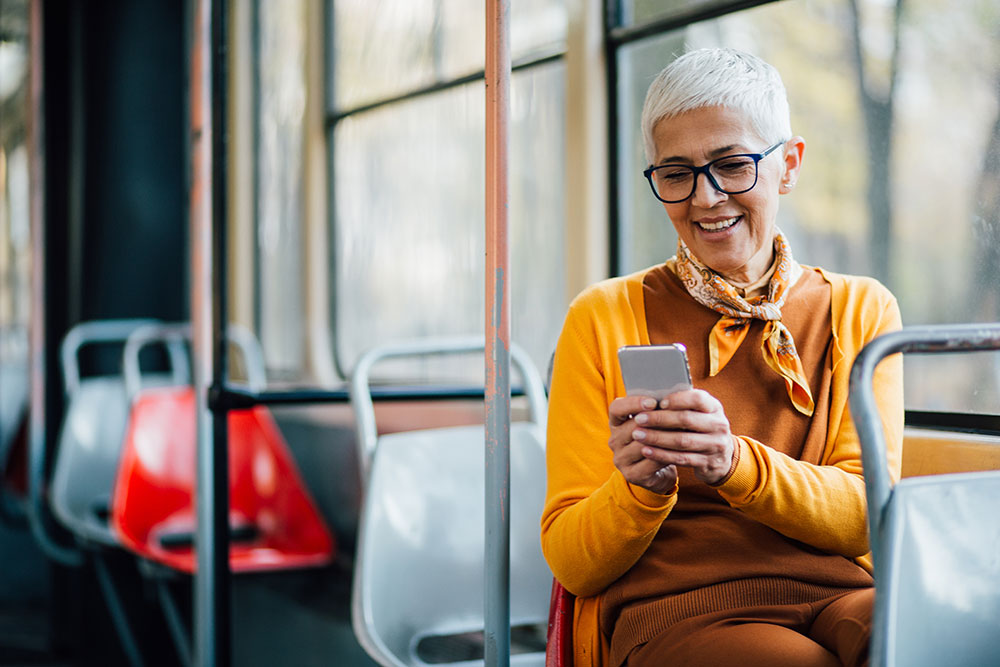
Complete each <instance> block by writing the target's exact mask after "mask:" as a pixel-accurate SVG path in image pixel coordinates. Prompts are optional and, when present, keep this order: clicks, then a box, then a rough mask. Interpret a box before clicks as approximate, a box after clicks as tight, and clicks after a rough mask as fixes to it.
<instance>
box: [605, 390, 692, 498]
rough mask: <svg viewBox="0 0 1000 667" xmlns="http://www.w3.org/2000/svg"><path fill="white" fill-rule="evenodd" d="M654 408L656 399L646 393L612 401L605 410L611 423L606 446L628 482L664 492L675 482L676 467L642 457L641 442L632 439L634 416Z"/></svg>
mask: <svg viewBox="0 0 1000 667" xmlns="http://www.w3.org/2000/svg"><path fill="white" fill-rule="evenodd" d="M656 408H657V405H656V399H654V398H650V397H648V396H645V397H644V396H625V397H623V398H616V399H615V400H614V401H612V402H611V406H610V407H609V409H608V414H609V417H610V425H611V437H610V438H608V446H609V447H610V448H611V451H612V452H613V454H614V463H615V467H616V468H618V470H620V471H621V473H622V475H623V476H624V477H625V479H626V480H627V481H628V482H629V484H635V485H636V486H641V487H642V488H644V489H648V490H649V491H652V492H653V493H661V494H664V495H665V494H668V493H670V492H671V491H672V490H673V488H674V485H675V484H676V483H677V468H675V467H674V466H673V465H669V464H667V465H664V464H661V463H657V462H656V461H655V460H653V459H652V458H650V457H648V456H644V455H643V453H642V450H643V448H644V444H643V443H642V442H639V441H636V440H635V439H634V438H633V433H634V431H635V430H636V428H637V425H636V419H638V418H639V416H641V415H648V414H649V413H650V411H653V410H656ZM646 421H648V420H646ZM644 423H645V422H644Z"/></svg>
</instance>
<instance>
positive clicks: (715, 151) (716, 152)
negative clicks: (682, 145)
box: [658, 144, 743, 165]
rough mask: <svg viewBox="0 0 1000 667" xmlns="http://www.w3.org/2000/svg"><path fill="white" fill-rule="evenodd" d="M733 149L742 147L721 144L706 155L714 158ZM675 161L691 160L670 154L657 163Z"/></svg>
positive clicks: (685, 161)
mask: <svg viewBox="0 0 1000 667" xmlns="http://www.w3.org/2000/svg"><path fill="white" fill-rule="evenodd" d="M735 150H743V147H742V146H740V145H739V144H729V145H728V146H722V147H720V148H715V149H713V150H711V151H709V152H708V155H709V157H713V158H714V157H719V156H721V155H725V154H726V153H729V152H731V151H735ZM677 162H680V163H687V162H691V160H690V159H688V158H686V157H684V156H682V155H671V156H670V157H665V158H663V159H662V160H660V161H659V163H658V164H660V165H663V164H673V163H677Z"/></svg>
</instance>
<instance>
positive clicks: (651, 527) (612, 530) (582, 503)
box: [541, 267, 903, 667]
mask: <svg viewBox="0 0 1000 667" xmlns="http://www.w3.org/2000/svg"><path fill="white" fill-rule="evenodd" d="M803 268H804V270H807V271H808V270H815V271H819V272H820V273H821V275H822V276H823V277H824V279H825V280H826V281H827V282H828V283H829V284H830V285H831V288H832V292H831V311H832V312H831V315H832V326H833V339H834V340H833V380H832V381H833V387H832V388H831V396H830V401H831V405H830V414H829V432H828V435H827V444H826V449H825V451H824V453H823V458H822V465H819V466H817V465H813V464H810V463H806V462H803V461H798V460H796V459H793V458H791V457H789V456H787V455H785V454H781V453H779V452H777V451H775V450H773V449H771V448H769V447H768V446H767V445H765V444H763V443H760V442H756V441H754V440H752V439H751V438H747V437H743V436H739V435H738V434H737V437H738V440H739V442H740V457H739V462H738V463H737V466H736V470H735V471H734V472H733V474H732V475H731V476H730V478H729V479H728V480H727V481H726V482H725V483H724V484H722V485H721V486H720V487H718V491H719V493H720V495H721V496H722V497H723V498H724V499H725V500H726V501H727V502H729V503H730V504H731V505H732V506H733V507H736V508H739V509H740V510H742V511H743V512H746V513H747V514H748V515H749V516H751V517H753V518H754V519H755V520H757V521H760V522H761V523H763V524H765V525H767V526H770V527H771V528H773V529H775V530H777V531H778V532H780V533H782V534H784V535H786V536H788V537H791V538H794V539H796V540H799V541H802V542H805V543H806V544H810V545H812V546H815V547H817V548H820V549H823V550H825V551H829V552H833V553H840V554H843V555H845V556H848V557H853V558H855V559H856V560H857V562H858V563H860V564H861V565H862V566H863V567H865V568H866V569H868V570H869V571H871V557H870V553H869V549H868V533H867V526H866V499H865V488H864V480H863V478H862V469H861V448H860V444H859V442H858V437H857V432H856V431H855V429H854V425H853V423H852V422H851V418H850V415H849V412H848V407H847V394H848V379H849V375H850V369H851V364H852V363H853V361H854V358H855V356H856V355H857V353H858V352H859V351H860V349H861V348H862V346H863V345H864V344H865V343H867V342H868V341H870V340H871V339H873V338H874V337H876V336H878V335H880V334H882V333H885V332H888V331H892V330H896V329H898V328H899V327H900V317H899V310H898V307H897V305H896V301H895V298H894V297H893V296H892V295H891V294H890V293H889V291H888V290H886V289H885V287H883V286H882V285H881V284H879V283H878V282H877V281H875V280H873V279H870V278H861V277H855V276H845V275H840V274H834V273H829V272H826V271H823V270H822V269H813V268H810V267H803ZM648 270H649V269H646V270H643V271H640V272H638V273H634V274H632V275H629V276H625V277H621V278H612V279H610V280H605V281H603V282H600V283H597V284H596V285H593V286H591V287H589V288H587V289H586V290H584V292H583V293H581V294H580V295H579V296H578V297H577V298H576V299H575V300H574V301H573V303H572V304H571V305H570V308H569V312H568V314H567V316H566V320H565V323H564V325H563V330H562V333H561V335H560V337H559V342H558V344H557V347H556V354H555V362H554V366H553V376H552V387H551V392H550V397H549V415H548V436H547V459H548V461H547V468H548V486H547V493H546V502H545V508H544V511H543V514H542V521H541V540H542V551H543V552H544V554H545V558H546V560H547V561H548V563H549V567H550V568H551V569H552V572H553V574H554V575H555V577H556V579H557V580H558V581H559V582H560V583H561V584H562V585H563V586H564V587H565V588H566V589H567V590H568V591H570V592H572V593H573V594H575V595H576V596H577V599H576V603H575V609H574V618H573V643H574V657H575V659H574V664H575V665H576V666H577V667H580V666H582V665H602V664H604V662H606V658H607V650H608V645H607V641H606V639H605V638H604V636H603V634H602V633H601V631H600V629H599V627H598V617H599V616H598V615H599V610H600V603H601V592H602V591H603V590H604V589H605V588H606V587H607V586H608V585H609V584H611V583H612V582H613V581H615V580H616V579H617V578H618V577H620V576H621V575H622V574H624V573H625V572H626V571H628V569H629V568H631V567H632V565H633V564H634V563H635V562H636V561H637V560H638V559H639V558H640V557H641V556H642V554H643V553H644V552H645V550H646V548H647V547H648V546H649V544H650V542H651V541H652V540H653V537H654V536H655V535H656V533H657V531H658V530H659V527H660V524H661V523H662V522H663V521H664V520H665V519H666V518H667V516H668V515H669V514H670V511H671V509H672V508H673V506H674V504H675V503H676V501H677V495H676V494H674V495H670V496H663V495H659V494H656V493H652V492H650V491H648V490H646V489H643V488H641V487H637V486H632V485H631V484H629V483H628V482H626V481H625V478H624V477H623V476H622V475H621V473H620V472H619V471H618V470H617V469H616V468H615V467H614V464H613V463H612V460H611V455H610V450H609V449H608V447H607V441H608V436H609V434H610V431H609V426H608V417H607V414H608V406H609V405H610V403H611V401H612V400H614V399H615V398H617V397H618V396H624V395H625V388H624V386H623V385H622V383H621V377H620V373H619V370H618V360H617V350H618V348H619V347H620V346H622V345H648V344H649V336H648V333H647V330H646V320H645V305H644V302H643V289H642V281H643V277H644V275H645V274H646V272H647V271H648ZM874 386H875V395H876V397H877V401H878V407H879V411H880V414H881V415H882V421H883V425H884V428H885V432H886V442H887V447H888V457H889V461H888V463H889V470H890V472H891V474H892V475H893V476H894V478H896V479H898V476H899V469H900V463H901V450H902V436H903V395H902V394H903V392H902V358H901V356H900V355H894V356H893V357H890V358H888V359H886V360H885V361H884V362H883V363H882V364H880V365H879V367H878V369H877V370H876V373H875V378H874ZM816 489H824V490H825V491H826V493H823V494H817V493H816V492H815V490H816ZM807 490H808V492H807Z"/></svg>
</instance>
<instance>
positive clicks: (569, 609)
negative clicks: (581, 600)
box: [545, 578, 576, 667]
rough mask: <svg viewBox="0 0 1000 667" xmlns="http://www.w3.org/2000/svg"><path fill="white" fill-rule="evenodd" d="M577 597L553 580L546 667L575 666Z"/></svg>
mask: <svg viewBox="0 0 1000 667" xmlns="http://www.w3.org/2000/svg"><path fill="white" fill-rule="evenodd" d="M575 604H576V596H575V595H573V594H572V593H570V592H569V591H567V590H566V589H565V588H563V585H562V584H560V583H559V581H558V580H557V579H555V578H553V579H552V593H551V595H550V597H549V626H548V629H547V631H546V636H545V667H570V665H572V664H573V607H574V606H575Z"/></svg>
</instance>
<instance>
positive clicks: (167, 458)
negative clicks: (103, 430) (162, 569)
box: [111, 386, 334, 573]
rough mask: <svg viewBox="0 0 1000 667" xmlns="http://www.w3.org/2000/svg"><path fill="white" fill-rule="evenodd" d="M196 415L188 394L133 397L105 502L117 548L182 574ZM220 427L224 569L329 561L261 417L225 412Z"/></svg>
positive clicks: (189, 563)
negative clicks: (223, 434)
mask: <svg viewBox="0 0 1000 667" xmlns="http://www.w3.org/2000/svg"><path fill="white" fill-rule="evenodd" d="M196 409H197V406H196V400H195V391H194V388H193V387H190V386H184V387H168V388H148V389H143V390H142V391H140V392H139V393H138V394H137V395H136V397H135V398H134V400H133V401H132V407H131V411H130V415H129V422H128V427H127V430H126V435H125V444H124V447H123V451H122V455H121V461H120V465H119V468H118V477H117V481H116V484H115V489H114V496H113V499H112V503H111V525H112V527H113V530H114V531H115V533H116V534H117V536H118V538H119V539H120V541H121V543H122V545H123V546H125V547H126V548H128V549H129V550H131V551H133V552H134V553H136V554H138V555H139V556H142V557H144V558H147V559H149V560H151V561H154V562H158V563H160V564H162V565H166V566H168V567H170V568H173V569H175V570H180V571H182V572H187V573H193V572H195V570H196V558H195V553H194V534H195V530H196V511H195V504H194V487H195V475H196V456H197V452H196V450H197V438H196ZM228 425H229V475H230V479H229V503H230V511H229V516H230V531H231V532H230V558H229V563H230V567H231V569H232V570H233V571H234V572H249V571H264V570H276V569H291V568H298V567H311V566H320V565H325V564H327V563H329V562H330V561H331V560H332V558H333V554H334V542H333V538H332V536H331V534H330V532H329V530H328V529H327V527H326V525H325V524H324V523H323V520H322V519H321V517H320V514H319V512H318V510H317V508H316V506H315V503H314V502H313V500H312V498H311V497H310V496H309V494H308V491H307V490H306V488H305V485H304V483H303V482H302V479H301V477H300V475H299V472H298V470H297V468H296V466H295V463H294V460H293V459H292V456H291V453H290V452H289V450H288V446H287V444H286V443H285V441H284V438H283V437H282V435H281V433H280V431H279V430H278V428H277V425H276V424H275V423H274V420H273V418H272V417H271V414H270V412H269V411H268V410H267V409H266V408H265V407H263V406H256V407H254V408H250V409H244V410H233V411H231V412H230V413H229V420H228Z"/></svg>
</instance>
